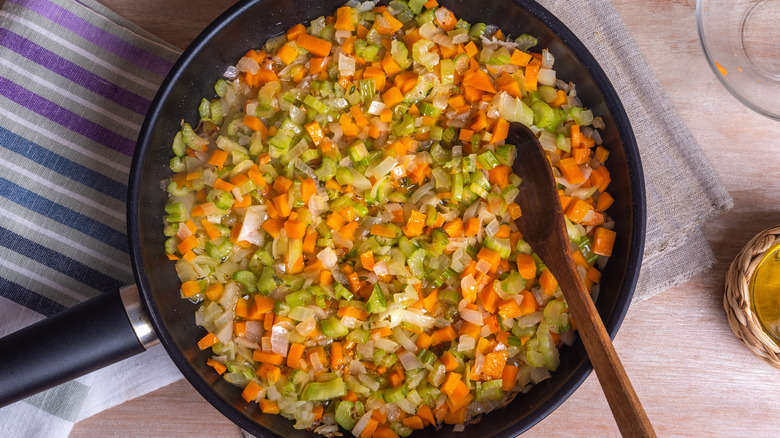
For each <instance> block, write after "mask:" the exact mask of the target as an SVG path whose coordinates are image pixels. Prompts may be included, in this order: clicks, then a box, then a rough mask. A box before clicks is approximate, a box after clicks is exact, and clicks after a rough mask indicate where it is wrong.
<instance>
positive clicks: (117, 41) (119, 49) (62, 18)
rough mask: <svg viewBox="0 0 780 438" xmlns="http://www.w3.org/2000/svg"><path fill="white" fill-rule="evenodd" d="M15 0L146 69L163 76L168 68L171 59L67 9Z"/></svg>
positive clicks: (11, 0)
mask: <svg viewBox="0 0 780 438" xmlns="http://www.w3.org/2000/svg"><path fill="white" fill-rule="evenodd" d="M7 1H8V2H9V3H16V4H18V5H21V6H23V7H25V8H27V9H29V10H31V11H34V12H36V13H38V14H40V15H41V16H43V17H45V18H47V19H49V20H51V21H53V22H55V23H57V24H59V25H60V26H62V27H64V28H66V29H68V30H70V31H71V32H73V33H75V34H76V35H79V36H80V37H82V38H84V39H85V40H87V41H89V42H90V43H92V44H94V45H96V46H98V47H101V48H103V49H105V50H107V51H109V52H111V53H113V54H115V55H117V56H119V57H121V58H124V59H126V60H128V61H130V62H132V63H133V64H135V65H137V66H139V67H142V68H144V69H146V70H149V71H150V72H152V73H155V74H158V75H160V76H165V75H166V74H167V73H168V70H170V69H171V66H172V65H173V64H172V63H170V62H168V61H166V60H165V59H162V58H160V57H159V56H157V55H155V54H152V53H149V52H147V51H145V50H143V49H141V48H139V47H136V46H134V45H132V44H130V43H128V42H127V41H125V40H123V39H121V38H119V37H117V36H115V35H113V34H111V33H108V32H106V31H105V30H103V29H101V28H99V27H97V26H95V25H94V24H92V23H90V22H89V21H86V20H84V19H82V18H81V17H79V16H77V15H76V14H74V13H72V12H70V11H69V10H67V9H65V8H63V7H61V6H59V5H57V4H54V3H52V2H50V1H48V0H7Z"/></svg>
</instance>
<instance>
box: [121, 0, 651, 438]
mask: <svg viewBox="0 0 780 438" xmlns="http://www.w3.org/2000/svg"><path fill="white" fill-rule="evenodd" d="M264 1H265V0H245V1H242V2H239V3H237V4H235V5H233V6H232V7H230V8H229V9H228V10H227V11H225V12H224V13H223V14H222V15H220V16H219V17H218V18H217V19H216V20H214V21H213V22H212V23H210V24H209V25H208V26H207V27H206V28H205V29H204V30H203V31H202V32H201V33H200V34H199V35H198V36H197V37H196V38H195V39H194V40H193V42H192V43H191V44H190V45H189V46H188V47H187V49H186V50H185V51H184V52H183V53H182V55H181V56H180V57H179V59H178V60H177V61H176V63H175V64H174V66H173V67H172V68H171V70H170V73H169V74H168V75H167V76H166V78H165V80H164V81H163V83H162V84H161V86H160V88H159V90H158V92H157V94H156V95H155V97H154V99H153V101H152V104H151V106H150V109H149V112H148V113H147V115H146V118H145V119H144V123H143V125H142V127H141V131H140V133H139V136H138V140H137V145H136V150H135V154H134V155H133V160H132V164H131V168H130V181H129V184H128V189H129V192H128V201H127V223H128V239H129V244H130V245H129V247H130V258H131V263H132V267H133V272H134V275H135V279H136V283H137V284H138V285H139V290H140V295H141V298H142V301H143V303H144V306H145V307H146V309H147V312H148V314H149V317H150V319H151V321H152V324H153V325H154V328H155V331H156V332H157V335H158V337H159V339H160V341H161V343H162V344H163V346H164V348H165V350H166V352H167V354H168V355H169V356H170V357H171V359H172V360H173V362H174V364H175V365H176V366H177V368H179V370H180V371H181V372H182V374H183V375H184V377H185V378H186V379H187V380H188V381H189V383H190V384H191V385H192V386H193V387H194V388H195V389H196V390H197V391H198V392H199V393H200V394H201V396H203V397H204V398H205V399H206V400H207V401H208V402H209V403H210V404H211V405H212V406H214V407H215V408H216V409H217V410H218V411H220V413H221V414H223V415H224V416H226V417H227V418H228V419H230V420H231V421H233V422H234V423H235V424H237V425H238V426H239V427H241V428H242V429H244V430H246V431H249V432H251V433H253V434H255V435H257V436H269V437H270V436H274V437H275V436H280V435H277V434H275V433H273V432H271V431H270V430H268V429H266V428H264V427H263V426H262V425H260V424H259V423H257V422H255V421H253V420H252V419H251V418H249V416H248V415H246V414H245V413H243V412H241V411H240V410H239V409H237V408H236V407H234V406H233V405H232V404H230V403H228V402H227V401H226V400H224V399H223V398H222V397H220V395H219V394H218V393H217V392H215V391H214V390H213V388H212V387H211V385H209V384H208V383H207V382H206V381H205V380H204V379H203V378H202V377H201V375H200V374H199V373H198V372H197V371H196V370H195V369H194V368H193V367H192V365H191V363H190V362H189V360H188V359H187V358H186V357H185V356H184V354H183V353H182V351H181V350H180V349H179V347H178V346H177V345H176V343H175V341H174V339H173V337H172V336H171V335H170V333H169V332H168V330H167V329H166V327H165V322H164V321H163V319H162V316H161V311H160V309H159V308H158V306H157V303H156V302H155V300H154V299H153V297H152V294H151V293H150V292H149V291H150V290H151V285H150V284H149V281H148V278H147V276H146V270H145V267H144V261H143V258H142V250H141V246H140V237H139V224H138V222H139V220H138V218H139V202H140V201H139V194H140V192H141V190H142V185H141V183H142V181H141V174H142V171H143V169H144V166H143V158H144V157H145V156H146V155H147V154H148V153H149V150H150V148H151V145H150V143H151V142H150V137H151V135H152V131H153V128H154V126H155V125H156V123H157V121H158V120H159V119H160V117H161V108H162V104H163V102H165V101H166V100H167V99H168V98H169V96H170V94H171V92H172V89H173V87H174V86H175V84H176V83H177V82H178V81H179V80H180V78H181V76H182V75H183V72H184V70H186V68H187V67H188V66H189V65H190V64H191V63H192V61H193V58H194V57H195V55H196V54H197V53H198V52H200V51H201V50H202V49H203V48H204V47H205V46H206V45H207V44H208V43H209V42H210V41H211V40H212V39H213V38H214V37H215V36H216V35H217V34H219V33H220V31H221V30H222V29H223V28H224V27H226V26H227V25H228V24H229V23H231V22H232V21H233V20H235V19H237V18H238V16H240V15H242V14H244V13H246V12H247V11H248V10H250V9H252V8H254V7H256V4H258V3H263V2H264ZM512 2H513V3H514V4H515V5H516V6H518V7H520V8H522V9H524V10H526V11H527V12H528V13H529V14H531V15H532V16H534V17H535V18H536V19H538V20H539V21H540V22H541V23H542V24H543V25H545V26H547V27H548V28H549V29H550V30H551V31H552V32H553V33H554V34H555V35H557V36H558V37H559V38H560V39H561V40H562V41H563V43H564V44H565V45H566V46H567V47H568V48H569V49H570V50H571V52H572V54H573V55H574V56H575V57H576V58H577V59H578V60H579V61H580V62H581V63H582V65H583V66H584V67H585V69H586V71H587V73H588V74H589V75H590V76H591V78H592V79H593V81H594V82H595V83H596V84H597V85H598V88H599V91H600V93H601V95H602V96H603V98H604V102H605V104H606V107H607V108H608V110H609V111H610V113H611V115H612V118H613V119H614V121H615V125H616V129H617V133H618V136H619V138H620V140H621V142H622V144H623V151H624V153H625V156H626V164H627V168H628V174H629V182H630V190H631V205H632V208H631V212H632V218H631V221H632V224H631V226H630V228H629V229H630V230H631V237H630V242H629V248H630V249H631V250H630V251H629V259H628V260H627V262H626V270H625V272H624V278H623V283H622V284H621V288H620V291H619V295H618V299H617V301H616V302H615V305H614V308H613V309H612V313H611V315H610V317H609V319H608V320H607V321H606V322H605V327H606V329H607V332H608V333H609V336H610V338H614V337H615V335H616V333H617V331H618V329H619V328H620V326H621V324H622V322H623V319H624V317H625V315H626V313H627V311H628V307H629V305H630V303H631V298H632V297H633V293H634V289H635V287H636V284H637V279H638V276H639V270H640V267H641V261H642V254H643V250H644V240H645V229H646V223H645V222H646V198H645V185H644V177H643V171H642V166H641V159H640V155H639V149H638V145H637V143H636V138H635V137H634V133H633V129H632V128H631V123H630V120H629V118H628V115H627V114H626V112H625V108H624V107H623V104H622V102H621V101H620V98H619V96H618V94H617V92H616V90H615V89H614V87H613V86H612V83H611V81H610V80H609V78H608V77H607V76H606V73H604V71H603V69H602V68H601V66H600V64H599V63H598V62H597V61H596V59H595V58H594V57H593V55H592V54H591V53H590V51H588V50H587V48H586V47H585V46H584V44H583V43H582V42H581V41H580V40H579V39H578V38H577V37H576V35H574V33H573V32H572V31H571V30H570V29H569V28H568V27H567V26H566V25H564V24H563V22H561V21H560V20H559V19H558V18H557V17H555V16H554V15H553V14H552V13H551V12H549V11H548V10H547V9H545V8H544V7H542V6H541V5H539V4H538V3H536V2H535V1H532V0H512ZM591 371H592V366H591V364H590V361H589V360H587V358H586V359H585V360H584V361H583V363H582V364H581V365H580V366H579V367H577V368H576V369H575V370H574V371H573V372H572V375H571V377H570V379H569V382H570V384H569V385H568V386H565V387H562V388H561V389H559V390H558V391H556V392H554V393H553V394H551V396H550V397H548V398H547V400H546V401H545V402H544V403H542V404H541V405H538V407H537V408H536V409H537V411H538V412H539V414H538V415H537V416H535V417H534V418H530V419H529V418H526V419H523V420H519V421H517V422H515V423H512V424H511V425H510V426H509V427H506V428H504V429H502V430H500V431H497V432H496V433H495V434H494V436H500V437H510V436H511V437H514V436H516V435H518V434H520V433H522V432H524V431H526V430H528V429H530V428H531V427H533V426H534V425H535V424H537V423H538V422H540V421H541V420H543V419H544V418H545V417H547V416H548V415H549V414H550V413H552V412H553V411H554V410H555V409H556V408H557V407H558V406H560V405H561V404H562V403H563V402H564V401H565V400H567V399H568V398H569V397H570V396H571V394H573V393H574V391H576V390H577V388H579V386H580V385H581V384H582V382H584V380H585V379H586V378H587V377H588V376H589V375H590V373H591Z"/></svg>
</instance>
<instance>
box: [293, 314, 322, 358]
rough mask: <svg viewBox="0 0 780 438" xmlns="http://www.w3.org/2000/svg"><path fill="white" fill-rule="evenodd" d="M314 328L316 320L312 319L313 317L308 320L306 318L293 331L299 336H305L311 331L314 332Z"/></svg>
mask: <svg viewBox="0 0 780 438" xmlns="http://www.w3.org/2000/svg"><path fill="white" fill-rule="evenodd" d="M316 327H317V320H316V319H314V317H310V318H306V319H305V320H303V322H301V323H300V324H298V325H297V326H295V331H296V332H298V333H299V334H300V335H301V336H306V335H308V334H309V333H311V332H312V331H314V329H315V328H316ZM315 356H316V354H315Z"/></svg>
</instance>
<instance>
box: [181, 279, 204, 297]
mask: <svg viewBox="0 0 780 438" xmlns="http://www.w3.org/2000/svg"><path fill="white" fill-rule="evenodd" d="M181 293H182V295H184V296H185V297H186V298H190V297H192V296H194V295H197V294H199V293H200V285H199V284H198V281H197V280H190V281H185V282H184V283H182V285H181Z"/></svg>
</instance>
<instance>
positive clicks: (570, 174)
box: [558, 158, 603, 184]
mask: <svg viewBox="0 0 780 438" xmlns="http://www.w3.org/2000/svg"><path fill="white" fill-rule="evenodd" d="M602 167H603V166H602ZM558 168H559V169H560V171H561V173H562V174H563V176H564V177H565V178H566V181H568V182H569V184H580V183H583V182H585V176H584V175H583V174H582V171H581V170H580V166H579V165H577V162H576V161H574V158H564V159H562V160H561V161H560V162H559V163H558Z"/></svg>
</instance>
